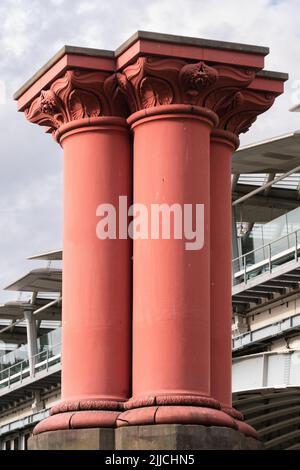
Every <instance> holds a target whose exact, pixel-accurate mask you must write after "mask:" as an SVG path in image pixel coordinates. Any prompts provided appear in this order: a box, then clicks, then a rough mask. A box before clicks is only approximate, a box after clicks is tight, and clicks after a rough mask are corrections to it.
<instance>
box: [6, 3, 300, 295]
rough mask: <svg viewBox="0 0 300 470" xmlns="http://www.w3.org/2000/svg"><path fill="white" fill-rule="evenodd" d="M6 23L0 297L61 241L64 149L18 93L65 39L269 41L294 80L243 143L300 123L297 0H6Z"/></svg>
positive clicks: (100, 42) (107, 45) (276, 66)
mask: <svg viewBox="0 0 300 470" xmlns="http://www.w3.org/2000/svg"><path fill="white" fill-rule="evenodd" d="M225 5H226V7H225ZM0 24H1V29H0V51H1V52H0V54H1V59H0V120H1V122H0V136H1V138H0V148H1V151H0V159H1V186H0V266H1V269H0V301H3V300H6V299H9V298H12V297H14V294H12V293H3V292H1V289H3V287H5V286H6V285H8V284H9V283H10V282H12V281H14V280H15V279H16V278H18V277H19V276H21V275H23V274H25V273H26V271H28V270H29V269H31V268H34V267H37V266H38V263H37V262H35V263H34V262H29V261H26V257H27V256H29V255H32V254H36V253H39V252H43V251H46V250H51V249H56V248H60V247H61V225H62V224H61V222H62V215H61V214H62V154H61V149H60V147H59V146H58V145H57V144H56V143H55V142H54V141H53V140H52V138H51V137H50V136H48V135H45V134H44V133H43V130H42V129H41V128H40V127H38V126H35V125H31V124H29V123H28V122H26V121H25V119H24V116H23V115H22V114H18V113H17V112H16V105H15V103H14V102H13V100H12V94H13V92H15V91H16V90H17V89H18V88H19V87H20V86H21V85H22V84H23V83H24V81H25V80H27V79H28V78H29V77H30V76H31V75H33V73H34V72H35V71H36V70H37V69H39V68H40V67H41V66H42V65H43V64H44V63H45V62H47V61H48V59H49V58H50V57H51V56H52V55H54V54H55V53H56V52H57V51H58V50H59V49H60V48H61V47H62V46H63V45H64V44H68V45H75V46H85V47H95V48H99V49H111V50H113V49H115V48H116V47H118V46H119V45H120V44H121V43H122V42H124V41H125V40H126V39H127V38H128V37H129V36H131V35H132V34H133V33H134V32H135V31H136V30H138V29H140V30H147V31H155V32H162V33H171V34H179V35H186V36H196V37H203V38H210V39H219V40H224V41H234V42H244V43H248V44H257V45H261V46H269V47H270V55H269V56H268V57H267V59H266V68H268V69H270V70H277V71H282V72H288V73H289V75H290V80H289V82H288V83H287V85H286V92H285V94H284V96H282V97H280V98H279V99H278V100H277V102H276V104H275V105H274V106H273V108H272V109H271V110H270V111H268V112H267V113H266V114H265V115H264V117H263V118H262V117H261V118H259V119H258V121H257V123H255V125H254V126H253V127H252V129H251V131H250V132H249V133H248V134H247V135H245V136H244V137H243V139H242V143H244V144H245V143H249V142H255V141H258V140H261V139H264V138H267V137H271V136H274V135H278V134H283V133H286V132H289V131H292V130H296V129H297V128H300V114H297V113H290V112H289V111H288V109H289V108H290V107H291V106H292V105H293V104H296V103H297V102H298V101H299V102H300V37H299V36H300V2H299V0H275V1H274V0H273V1H271V0H251V2H249V1H241V0H226V2H225V1H224V0H209V1H207V0H147V1H146V0H131V1H128V0H109V1H107V0H87V1H85V0H47V1H43V0H1V1H0Z"/></svg>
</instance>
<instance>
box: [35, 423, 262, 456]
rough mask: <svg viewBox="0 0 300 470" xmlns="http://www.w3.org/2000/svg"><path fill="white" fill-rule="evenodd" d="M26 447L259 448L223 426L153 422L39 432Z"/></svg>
mask: <svg viewBox="0 0 300 470" xmlns="http://www.w3.org/2000/svg"><path fill="white" fill-rule="evenodd" d="M28 448H29V449H30V450H262V449H263V445H262V443H261V442H259V441H258V440H256V439H254V438H252V437H245V436H244V435H243V434H242V433H240V432H238V431H236V430H234V429H230V428H225V427H218V426H210V427H208V426H201V425H195V424H184V425H183V424H155V425H142V426H124V427H122V428H117V429H112V428H91V429H66V430H60V431H49V432H43V433H41V434H37V435H35V436H32V437H31V438H30V439H29V441H28Z"/></svg>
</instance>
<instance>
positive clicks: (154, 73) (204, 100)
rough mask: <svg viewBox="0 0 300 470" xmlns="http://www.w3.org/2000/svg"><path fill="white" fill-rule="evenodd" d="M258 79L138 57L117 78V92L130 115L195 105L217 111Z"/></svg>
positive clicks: (248, 73)
mask: <svg viewBox="0 0 300 470" xmlns="http://www.w3.org/2000/svg"><path fill="white" fill-rule="evenodd" d="M254 77H255V72H254V71H253V70H251V69H245V68H244V69H243V68H239V67H231V66H227V65H220V64H214V65H211V64H207V63H206V62H203V61H200V62H194V63H191V62H187V61H185V60H181V59H156V58H149V57H139V58H138V60H137V61H136V62H135V63H134V64H132V65H129V66H128V67H125V68H124V70H123V71H122V72H120V73H117V74H116V84H117V88H118V89H119V90H120V91H121V92H122V93H123V94H124V95H125V97H126V100H127V102H128V105H129V108H130V110H131V112H135V111H139V110H141V109H145V108H149V107H153V106H160V105H165V104H192V105H196V106H203V107H207V108H209V109H213V110H215V108H216V107H218V106H219V105H220V103H223V102H224V101H227V102H230V100H231V98H232V95H233V94H234V93H235V92H236V91H237V90H239V89H241V88H245V87H246V86H248V85H249V83H251V81H252V80H253V79H254Z"/></svg>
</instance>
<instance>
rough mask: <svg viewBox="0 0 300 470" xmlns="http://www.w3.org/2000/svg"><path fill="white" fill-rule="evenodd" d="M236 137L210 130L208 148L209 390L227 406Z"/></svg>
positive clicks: (229, 396) (228, 405) (229, 378)
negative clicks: (209, 144)
mask: <svg viewBox="0 0 300 470" xmlns="http://www.w3.org/2000/svg"><path fill="white" fill-rule="evenodd" d="M237 145H238V138H237V137H235V136H234V135H233V134H231V133H229V132H225V131H214V132H213V133H212V137H211V149H210V181H211V186H210V187H211V191H210V204H211V219H210V224H211V229H210V244H211V271H210V279H211V286H210V289H211V394H212V396H213V397H214V398H216V399H217V400H218V401H219V402H220V403H221V405H222V406H225V407H228V408H230V407H231V406H232V399H231V363H232V352H231V317H232V307H231V289H232V276H231V261H232V260H231V258H232V255H231V253H232V235H231V233H232V217H231V214H232V210H231V204H232V203H231V158H232V153H233V151H234V149H235V147H236V146H237Z"/></svg>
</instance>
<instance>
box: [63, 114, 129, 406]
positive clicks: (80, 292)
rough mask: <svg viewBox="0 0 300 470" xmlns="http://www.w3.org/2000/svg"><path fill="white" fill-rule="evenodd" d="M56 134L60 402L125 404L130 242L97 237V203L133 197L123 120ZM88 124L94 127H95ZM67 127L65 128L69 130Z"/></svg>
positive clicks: (100, 120) (108, 120)
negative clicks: (60, 220)
mask: <svg viewBox="0 0 300 470" xmlns="http://www.w3.org/2000/svg"><path fill="white" fill-rule="evenodd" d="M84 121H89V122H88V125H87V123H85V124H86V125H84V126H83V127H80V126H78V122H77V123H76V124H75V126H73V127H75V129H74V128H73V129H72V124H71V125H66V126H65V129H64V130H63V134H62V130H61V129H60V134H62V137H60V142H61V144H62V146H63V149H64V256H63V272H64V278H63V322H62V325H63V340H62V344H63V352H62V399H63V400H79V401H80V400H112V401H123V400H125V399H126V398H127V397H128V396H129V393H130V303H131V301H130V298H131V294H130V288H131V282H130V270H131V266H130V263H131V260H130V258H131V242H130V240H129V239H124V240H121V239H118V238H117V239H105V240H101V239H99V238H98V237H97V235H96V225H97V222H98V218H97V217H96V210H97V207H98V205H99V204H101V203H105V204H106V203H108V204H113V205H114V207H116V208H117V207H118V202H119V196H122V195H123V196H127V197H128V200H129V201H130V198H131V184H132V183H131V175H130V168H131V158H130V155H131V152H130V140H129V134H128V131H127V125H126V121H125V120H123V119H121V118H95V119H94V120H92V119H90V120H84ZM93 122H94V123H93ZM67 126H69V128H70V129H68V128H67Z"/></svg>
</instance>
